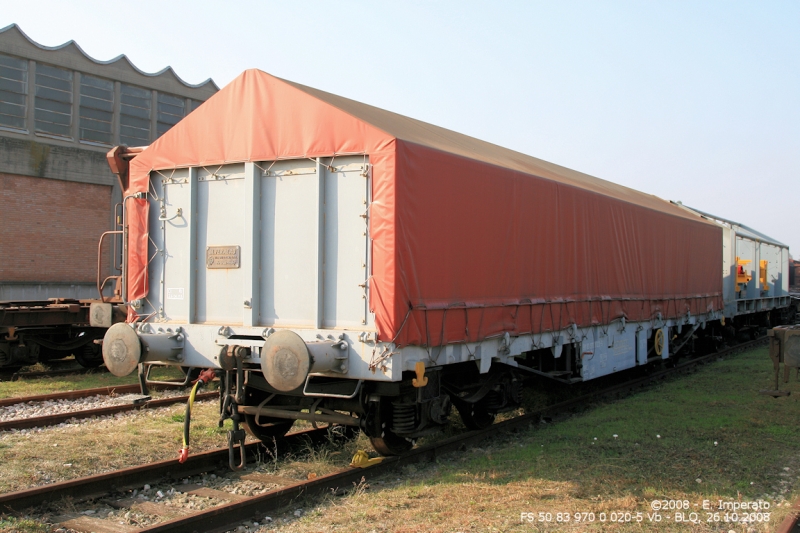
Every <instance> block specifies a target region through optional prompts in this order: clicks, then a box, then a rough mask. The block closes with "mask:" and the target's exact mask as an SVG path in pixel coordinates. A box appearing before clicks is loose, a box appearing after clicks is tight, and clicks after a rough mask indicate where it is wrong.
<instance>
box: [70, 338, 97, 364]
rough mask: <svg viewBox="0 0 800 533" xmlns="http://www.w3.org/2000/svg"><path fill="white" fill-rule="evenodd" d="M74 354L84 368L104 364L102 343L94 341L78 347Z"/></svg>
mask: <svg viewBox="0 0 800 533" xmlns="http://www.w3.org/2000/svg"><path fill="white" fill-rule="evenodd" d="M67 353H69V352H67ZM74 355H75V361H77V362H78V364H79V365H81V366H82V367H83V368H97V367H98V366H100V365H101V364H103V354H102V352H101V348H100V345H99V344H94V343H93V342H90V343H88V344H86V345H84V346H81V347H80V348H78V349H77V350H76V351H75V354H74Z"/></svg>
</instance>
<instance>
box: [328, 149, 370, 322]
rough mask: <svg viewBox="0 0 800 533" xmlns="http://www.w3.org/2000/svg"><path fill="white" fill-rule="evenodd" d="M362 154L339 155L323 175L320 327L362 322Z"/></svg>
mask: <svg viewBox="0 0 800 533" xmlns="http://www.w3.org/2000/svg"><path fill="white" fill-rule="evenodd" d="M364 167H365V160H364V158H363V157H337V158H336V159H335V160H334V161H333V162H332V168H333V169H334V171H331V169H330V168H329V169H328V170H327V171H326V173H325V247H324V250H325V252H324V263H323V264H324V277H323V280H324V281H323V286H324V288H325V290H324V298H323V319H322V326H323V327H326V328H331V327H362V326H363V325H364V324H366V287H365V283H366V280H367V242H368V241H367V225H366V211H367V179H366V178H365V176H364V175H363V174H364V173H365V170H366V169H365V168H364Z"/></svg>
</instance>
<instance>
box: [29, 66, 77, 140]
mask: <svg viewBox="0 0 800 533" xmlns="http://www.w3.org/2000/svg"><path fill="white" fill-rule="evenodd" d="M34 119H35V123H36V131H37V132H42V133H49V134H52V135H60V136H62V137H69V136H70V129H71V126H72V71H71V70H64V69H60V68H56V67H51V66H49V65H42V64H41V63H38V64H37V65H36V101H35V112H34Z"/></svg>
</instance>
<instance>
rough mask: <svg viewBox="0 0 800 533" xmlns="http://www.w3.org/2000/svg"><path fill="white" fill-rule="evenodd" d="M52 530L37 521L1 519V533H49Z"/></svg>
mask: <svg viewBox="0 0 800 533" xmlns="http://www.w3.org/2000/svg"><path fill="white" fill-rule="evenodd" d="M49 531H50V528H49V527H47V526H46V525H44V524H40V523H39V522H36V521H35V520H28V519H24V518H23V519H18V518H14V517H13V516H10V517H0V533H48V532H49Z"/></svg>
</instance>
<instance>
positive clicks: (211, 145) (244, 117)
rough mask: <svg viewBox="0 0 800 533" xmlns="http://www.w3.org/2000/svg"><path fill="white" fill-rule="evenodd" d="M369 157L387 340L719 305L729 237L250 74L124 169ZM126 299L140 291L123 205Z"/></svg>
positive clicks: (139, 247) (583, 182) (138, 231)
mask: <svg viewBox="0 0 800 533" xmlns="http://www.w3.org/2000/svg"><path fill="white" fill-rule="evenodd" d="M362 153H366V154H368V156H369V160H370V163H371V164H372V165H373V168H372V187H373V192H372V204H371V206H370V219H369V221H370V237H371V238H372V239H373V249H372V277H371V279H370V308H371V309H372V310H374V312H375V321H376V325H377V329H378V333H379V336H380V339H381V340H385V341H389V340H392V339H394V340H395V342H397V343H398V344H401V345H405V344H418V345H439V344H443V343H449V342H459V341H464V340H470V341H476V340H480V339H484V338H487V337H490V336H495V335H498V334H501V333H502V332H504V331H508V332H511V333H512V334H514V333H526V332H536V333H538V332H542V331H548V330H554V329H562V328H565V327H567V326H569V324H572V323H575V324H577V325H579V326H586V325H591V324H607V323H609V322H610V321H611V320H614V319H617V318H620V317H622V316H624V317H626V319H627V320H629V321H631V320H649V319H651V318H655V317H656V316H657V314H658V313H661V315H662V316H663V317H664V318H671V317H677V316H682V315H685V314H686V313H687V312H690V313H691V314H693V315H699V314H703V313H707V312H708V311H710V310H719V309H721V308H722V296H721V295H722V233H721V232H722V230H721V229H720V228H719V227H718V226H716V225H713V224H711V223H709V222H706V221H704V220H702V219H700V218H698V217H696V216H693V215H691V214H689V213H687V212H686V211H684V210H683V209H681V208H679V207H677V206H673V205H671V204H669V203H668V202H665V201H664V200H661V199H660V198H657V197H655V196H652V195H648V194H644V193H641V192H638V191H635V190H632V189H629V188H627V187H622V186H620V185H616V184H613V183H610V182H607V181H603V180H601V179H598V178H595V177H592V176H589V175H586V174H582V173H580V172H576V171H573V170H570V169H567V168H564V167H560V166H558V165H554V164H552V163H548V162H546V161H542V160H540V159H536V158H533V157H530V156H527V155H524V154H521V153H519V152H514V151H512V150H508V149H506V148H502V147H499V146H496V145H493V144H490V143H486V142H483V141H480V140H478V139H474V138H472V137H468V136H466V135H461V134H458V133H455V132H452V131H449V130H446V129H444V128H439V127H437V126H433V125H431V124H426V123H424V122H420V121H417V120H414V119H411V118H408V117H404V116H402V115H397V114H395V113H391V112H389V111H385V110H382V109H378V108H375V107H372V106H369V105H366V104H362V103H359V102H354V101H352V100H348V99H346V98H342V97H339V96H336V95H332V94H329V93H325V92H322V91H318V90H316V89H312V88H309V87H305V86H302V85H299V84H295V83H292V82H288V81H285V80H282V79H279V78H275V77H273V76H270V75H269V74H266V73H264V72H261V71H258V70H248V71H245V72H244V73H243V74H241V75H240V76H239V77H238V78H236V79H235V80H234V81H233V82H231V83H230V84H229V85H228V86H226V87H225V88H223V89H222V90H221V91H219V92H218V93H217V94H215V95H214V96H212V97H211V98H210V99H209V100H208V101H207V102H205V103H204V104H203V105H201V106H200V107H199V108H198V109H197V110H196V111H194V112H193V113H191V114H190V115H189V116H188V117H186V118H185V119H183V120H182V121H181V122H180V123H179V124H177V125H176V126H175V127H173V128H172V129H171V130H170V131H168V132H167V133H165V134H164V135H163V136H162V137H161V138H160V139H158V140H157V141H156V142H154V143H153V144H152V145H151V146H150V147H149V148H147V149H146V150H144V151H143V152H142V153H141V154H140V155H139V156H138V157H136V158H135V159H133V160H132V161H131V165H130V181H129V186H128V189H127V190H126V193H127V194H132V193H134V192H147V190H148V182H149V175H150V172H151V171H153V170H164V169H171V168H176V167H188V166H199V165H219V164H223V163H233V162H243V161H270V160H275V159H289V158H303V157H312V158H314V157H330V156H333V155H335V154H362ZM127 207H128V217H127V220H128V223H129V252H128V279H127V281H128V299H129V300H134V299H137V298H143V297H144V296H145V295H146V294H147V269H146V266H147V260H148V249H147V248H148V235H147V212H148V205H147V202H146V201H145V200H129V201H128V204H127Z"/></svg>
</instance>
